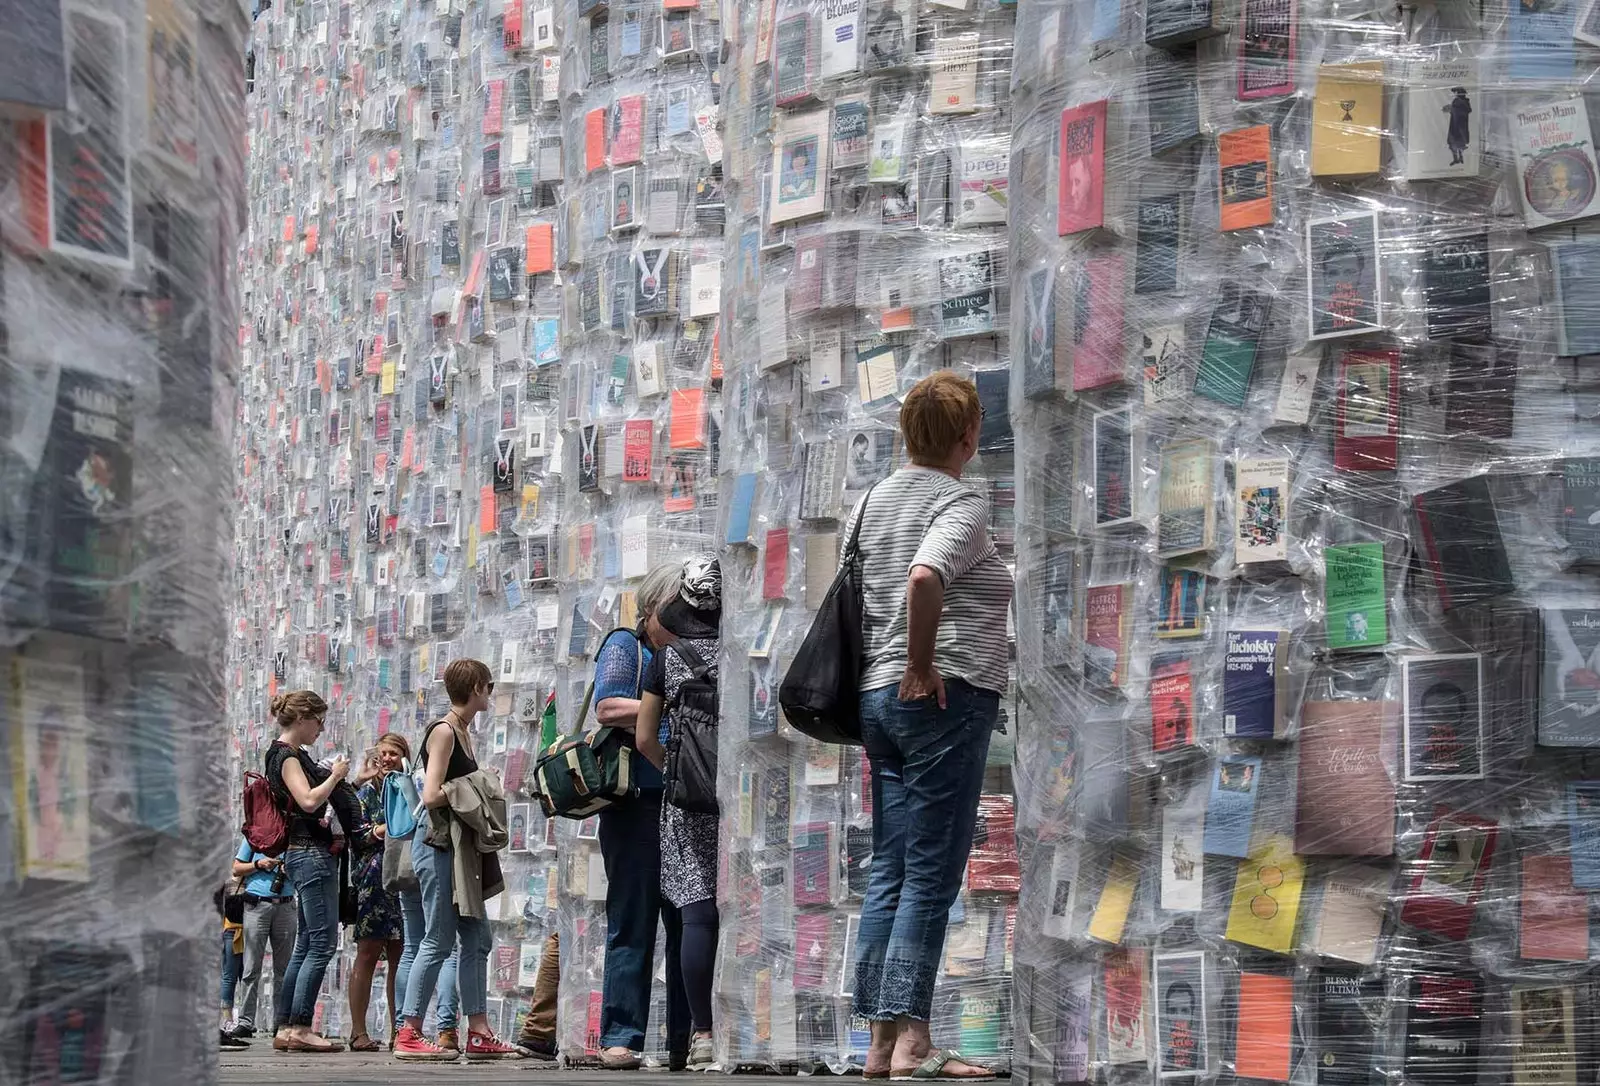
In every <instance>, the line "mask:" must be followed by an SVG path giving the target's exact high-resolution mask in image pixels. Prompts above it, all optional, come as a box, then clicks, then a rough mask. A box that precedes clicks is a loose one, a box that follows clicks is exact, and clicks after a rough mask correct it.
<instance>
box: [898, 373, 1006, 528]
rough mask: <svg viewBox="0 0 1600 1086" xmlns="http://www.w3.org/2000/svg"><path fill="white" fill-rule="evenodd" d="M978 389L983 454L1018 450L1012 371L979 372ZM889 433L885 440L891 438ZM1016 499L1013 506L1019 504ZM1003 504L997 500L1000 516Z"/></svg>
mask: <svg viewBox="0 0 1600 1086" xmlns="http://www.w3.org/2000/svg"><path fill="white" fill-rule="evenodd" d="M972 379H973V382H974V383H975V384H976V385H977V386H978V407H979V417H980V419H981V422H980V423H979V427H978V451H979V452H985V453H987V452H1004V451H1008V450H1010V449H1013V448H1015V447H1016V435H1015V434H1014V433H1013V432H1012V429H1011V406H1010V403H1009V402H1008V401H1009V397H1010V395H1011V370H1010V369H1009V368H1007V369H1000V370H976V371H974V372H973V374H972ZM889 436H890V435H888V434H887V433H886V434H885V437H889ZM1015 501H1016V499H1015V498H1014V497H1013V498H1012V500H1011V504H1012V505H1015ZM1001 505H1002V503H1001V502H999V501H995V502H994V503H993V508H994V509H995V510H996V515H997V516H998V515H999V512H998V511H999V509H1000V508H1001Z"/></svg>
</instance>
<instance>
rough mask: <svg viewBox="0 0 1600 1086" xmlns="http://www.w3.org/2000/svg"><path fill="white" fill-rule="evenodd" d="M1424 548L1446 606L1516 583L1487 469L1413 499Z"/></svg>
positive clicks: (1508, 589) (1466, 602)
mask: <svg viewBox="0 0 1600 1086" xmlns="http://www.w3.org/2000/svg"><path fill="white" fill-rule="evenodd" d="M1411 501H1412V505H1413V507H1414V508H1415V509H1416V513H1417V527H1418V530H1419V531H1420V532H1421V536H1422V539H1421V548H1420V550H1421V553H1422V559H1423V562H1424V563H1425V564H1426V566H1427V569H1428V572H1429V573H1430V574H1431V575H1432V577H1433V584H1434V588H1435V590H1436V591H1437V592H1438V595H1439V605H1440V607H1442V608H1443V609H1444V610H1446V611H1450V610H1453V609H1455V608H1457V607H1467V606H1470V605H1471V604H1474V603H1480V602H1482V601H1484V600H1489V599H1494V598H1495V597H1496V596H1504V595H1507V594H1508V593H1510V592H1512V591H1514V590H1515V589H1516V583H1515V582H1514V581H1513V580H1512V577H1511V562H1510V559H1509V558H1508V557H1507V555H1506V546H1505V541H1504V539H1503V538H1502V537H1501V535H1500V519H1499V517H1498V516H1497V515H1496V513H1495V504H1494V498H1493V496H1492V495H1491V494H1490V493H1489V481H1488V476H1486V475H1474V476H1472V477H1471V478H1468V479H1462V480H1459V481H1458V482H1454V483H1448V484H1446V485H1445V486H1441V487H1435V488H1434V489H1432V490H1425V491H1423V492H1422V493H1421V494H1418V495H1416V496H1415V497H1413V498H1412V499H1411Z"/></svg>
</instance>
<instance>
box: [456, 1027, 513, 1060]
mask: <svg viewBox="0 0 1600 1086" xmlns="http://www.w3.org/2000/svg"><path fill="white" fill-rule="evenodd" d="M466 1057H467V1059H469V1060H520V1059H521V1058H522V1051H521V1049H519V1048H517V1047H516V1046H515V1045H508V1044H506V1043H505V1042H504V1041H502V1040H501V1039H500V1038H498V1037H496V1036H495V1035H494V1034H492V1033H477V1032H473V1031H469V1032H468V1033H467V1051H466Z"/></svg>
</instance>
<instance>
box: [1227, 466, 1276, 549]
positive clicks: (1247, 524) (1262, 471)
mask: <svg viewBox="0 0 1600 1086" xmlns="http://www.w3.org/2000/svg"><path fill="white" fill-rule="evenodd" d="M1234 510H1235V512H1234V517H1235V535H1234V541H1233V548H1234V561H1235V562H1237V563H1238V564H1239V565H1250V564H1252V563H1255V562H1283V561H1286V560H1287V559H1288V557H1289V542H1288V532H1287V528H1288V515H1289V461H1287V460H1285V459H1283V458H1281V457H1263V458H1259V459H1243V460H1240V461H1239V462H1238V464H1237V465H1235V467H1234Z"/></svg>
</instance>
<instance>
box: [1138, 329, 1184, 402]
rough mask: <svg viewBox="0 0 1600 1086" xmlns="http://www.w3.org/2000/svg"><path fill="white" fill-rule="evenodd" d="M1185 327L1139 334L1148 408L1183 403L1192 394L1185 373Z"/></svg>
mask: <svg viewBox="0 0 1600 1086" xmlns="http://www.w3.org/2000/svg"><path fill="white" fill-rule="evenodd" d="M1184 342H1185V340H1184V330H1183V325H1182V324H1160V325H1153V326H1150V327H1147V328H1145V329H1144V330H1143V331H1141V332H1140V333H1139V366H1140V368H1141V370H1143V372H1144V402H1145V406H1146V407H1154V406H1155V405H1156V404H1162V403H1169V402H1173V401H1179V400H1182V399H1184V398H1185V394H1186V393H1187V392H1188V386H1187V382H1186V375H1185V373H1184V359H1183V348H1184Z"/></svg>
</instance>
